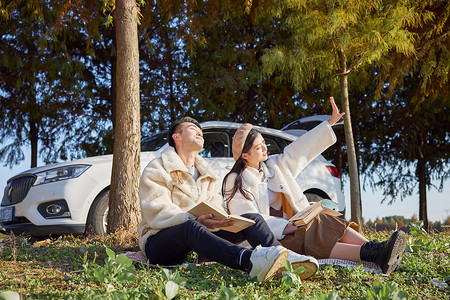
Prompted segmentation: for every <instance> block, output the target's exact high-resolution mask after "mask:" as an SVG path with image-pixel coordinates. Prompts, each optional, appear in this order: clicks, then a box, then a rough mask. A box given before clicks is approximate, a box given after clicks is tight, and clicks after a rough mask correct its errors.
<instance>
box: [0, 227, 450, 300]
mask: <svg viewBox="0 0 450 300" xmlns="http://www.w3.org/2000/svg"><path fill="white" fill-rule="evenodd" d="M366 234H367V235H369V236H370V238H378V239H379V240H384V239H386V236H388V233H375V232H367V233H366ZM408 238H409V245H408V249H412V251H413V252H407V253H405V254H404V259H403V263H402V264H401V266H400V267H399V269H398V271H397V272H393V273H392V274H391V275H390V276H381V275H377V274H372V273H369V272H365V271H363V270H362V268H361V267H358V268H354V269H351V268H343V267H336V266H330V265H323V266H321V268H320V270H319V271H318V273H317V274H316V275H315V276H314V277H313V278H312V279H310V280H306V281H303V282H302V283H301V284H300V285H295V284H292V285H289V284H286V282H287V281H283V279H278V280H271V281H269V282H267V283H264V284H260V283H258V282H254V281H251V280H249V278H248V276H247V275H246V274H244V273H243V272H241V271H236V270H232V269H229V268H227V267H224V266H222V265H220V264H214V265H209V266H200V267H197V266H195V265H194V264H190V265H189V266H188V267H183V268H176V269H170V270H166V271H163V269H153V268H149V267H147V266H145V265H141V264H136V263H134V264H133V265H131V266H127V262H126V260H122V259H121V258H118V256H116V257H114V255H112V256H108V255H107V253H106V248H105V247H108V248H110V249H112V250H113V251H114V252H115V253H121V252H125V251H128V250H138V249H137V248H136V246H134V245H132V246H127V247H124V246H120V244H121V243H120V242H119V241H118V240H117V239H116V238H114V237H113V236H105V237H102V238H100V237H97V238H74V237H70V236H69V237H62V238H59V239H48V240H44V241H40V242H35V243H32V242H31V241H30V240H29V239H27V238H25V237H20V236H19V237H12V236H5V235H0V291H14V292H17V293H19V294H20V295H21V296H22V297H23V299H160V298H164V297H166V298H171V297H172V296H175V295H176V297H177V298H179V299H240V298H244V299H339V298H340V299H358V298H359V299H401V298H402V296H405V295H406V298H405V297H404V298H403V299H407V298H410V299H411V298H414V297H417V298H418V299H450V290H449V289H448V288H444V287H439V286H437V285H435V284H432V281H433V280H434V281H436V280H438V281H440V282H447V283H448V281H449V278H450V258H449V256H450V255H449V254H450V235H449V233H448V232H447V233H440V234H434V235H426V234H425V233H423V232H415V236H411V235H410V236H408ZM110 255H111V253H110ZM105 259H106V260H108V263H107V264H106V265H105ZM191 259H193V260H195V255H194V256H192V258H191ZM94 260H95V261H94ZM94 270H95V271H94ZM114 270H116V271H117V270H118V273H117V274H116V275H114V274H113V273H114ZM102 272H103V273H102ZM125 273H126V274H128V275H130V277H128V278H127V277H125V276H123V275H124V274H125ZM105 274H106V275H105ZM108 274H109V275H108ZM111 274H112V275H111ZM120 274H122V277H120V276H119V275H120ZM377 282H379V283H377ZM327 295H331V296H329V297H328V298H327ZM383 297H384V298H383ZM396 297H397V298H396ZM0 299H2V298H1V293H0Z"/></svg>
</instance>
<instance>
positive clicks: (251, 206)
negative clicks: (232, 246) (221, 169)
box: [225, 121, 336, 239]
mask: <svg viewBox="0 0 450 300" xmlns="http://www.w3.org/2000/svg"><path fill="white" fill-rule="evenodd" d="M335 142H336V136H335V134H334V132H333V130H332V129H331V126H330V124H329V123H328V121H324V122H322V123H320V124H319V125H317V126H316V127H315V128H313V129H312V130H310V131H308V132H307V133H305V134H304V135H302V136H300V137H299V138H297V139H296V140H295V141H294V142H292V143H291V144H290V145H288V146H286V147H285V148H284V150H283V153H282V154H277V155H270V156H269V158H268V159H267V161H265V162H264V163H261V167H262V169H263V172H264V176H265V182H261V178H260V177H258V176H257V175H255V173H254V172H252V170H250V169H248V168H246V169H245V170H244V171H243V173H242V178H243V180H242V187H243V189H244V191H248V192H249V193H247V194H248V195H250V197H251V200H248V199H246V198H245V197H244V196H243V195H242V194H241V193H239V191H238V192H237V193H236V194H235V195H234V197H233V199H231V200H230V201H229V202H228V209H229V211H230V213H231V214H235V215H241V214H244V213H259V214H261V215H262V216H263V217H264V219H265V220H266V222H267V224H268V225H269V227H270V229H271V230H272V232H273V233H274V235H275V237H276V238H277V239H282V238H283V230H284V228H285V227H286V225H287V224H288V220H286V219H284V218H280V217H273V216H270V203H271V202H272V203H273V202H275V205H273V204H272V206H273V208H275V209H278V210H280V209H283V210H285V207H282V198H283V197H282V195H284V196H285V199H286V200H287V202H288V203H289V205H290V206H291V207H292V210H293V212H294V213H297V212H298V211H300V210H302V209H304V208H305V207H307V206H309V202H308V199H306V196H305V195H304V194H303V190H302V189H301V188H300V186H299V185H298V183H297V182H296V180H295V178H296V177H297V175H298V174H299V173H300V172H301V171H302V170H303V169H304V168H305V167H306V166H307V165H308V164H309V163H310V162H311V161H312V160H313V159H314V158H316V157H317V156H318V155H319V154H320V153H322V152H323V151H324V150H325V149H327V148H328V147H329V146H331V145H332V144H334V143H335ZM236 176H237V174H236V173H232V174H230V176H228V178H227V181H226V183H225V198H227V195H229V192H230V191H231V189H232V187H233V185H234V181H235V178H236ZM267 189H269V190H270V191H272V193H268V191H267ZM269 197H271V198H269ZM274 198H275V199H274Z"/></svg>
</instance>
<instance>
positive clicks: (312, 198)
mask: <svg viewBox="0 0 450 300" xmlns="http://www.w3.org/2000/svg"><path fill="white" fill-rule="evenodd" d="M305 196H306V199H308V201H309V203H316V202H319V201H320V200H322V199H324V198H323V197H322V196H319V195H317V194H312V193H305Z"/></svg>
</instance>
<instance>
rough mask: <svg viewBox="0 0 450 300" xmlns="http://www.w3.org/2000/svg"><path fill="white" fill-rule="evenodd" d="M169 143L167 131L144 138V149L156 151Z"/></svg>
mask: <svg viewBox="0 0 450 300" xmlns="http://www.w3.org/2000/svg"><path fill="white" fill-rule="evenodd" d="M166 143H167V131H162V132H160V133H157V134H154V135H152V136H151V137H148V138H144V139H142V143H141V150H142V151H156V150H158V149H159V148H161V147H162V146H164V145H165V144H166Z"/></svg>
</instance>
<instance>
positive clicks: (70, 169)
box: [34, 165, 90, 185]
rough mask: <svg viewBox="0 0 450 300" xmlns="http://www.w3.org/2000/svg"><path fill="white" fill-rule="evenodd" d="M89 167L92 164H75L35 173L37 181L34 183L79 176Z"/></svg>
mask: <svg viewBox="0 0 450 300" xmlns="http://www.w3.org/2000/svg"><path fill="white" fill-rule="evenodd" d="M89 167H90V165H73V166H64V167H60V168H56V169H51V170H47V171H44V172H39V173H35V174H34V175H35V176H36V181H35V182H34V185H39V184H44V183H50V182H55V181H61V180H67V179H71V178H77V177H78V176H80V175H81V174H83V173H84V172H85V171H86V170H87V169H89Z"/></svg>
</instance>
